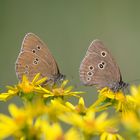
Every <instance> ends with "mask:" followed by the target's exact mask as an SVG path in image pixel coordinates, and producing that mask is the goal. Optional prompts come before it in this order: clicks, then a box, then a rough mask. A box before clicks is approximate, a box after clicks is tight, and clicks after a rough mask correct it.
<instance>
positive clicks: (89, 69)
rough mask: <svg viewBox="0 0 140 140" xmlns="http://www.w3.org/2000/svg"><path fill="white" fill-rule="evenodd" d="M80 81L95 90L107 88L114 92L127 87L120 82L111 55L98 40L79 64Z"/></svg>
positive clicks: (118, 71) (117, 69)
mask: <svg viewBox="0 0 140 140" xmlns="http://www.w3.org/2000/svg"><path fill="white" fill-rule="evenodd" d="M79 74H80V80H81V81H82V82H83V84H84V85H88V86H92V85H95V86H96V87H97V89H102V88H104V87H109V88H110V89H111V90H113V91H114V92H117V91H119V90H120V89H122V88H125V87H127V86H128V84H127V83H125V82H123V81H122V76H121V73H120V69H119V67H118V65H117V63H116V62H115V60H114V58H113V57H112V55H111V53H110V52H109V51H108V49H107V48H106V47H105V46H104V44H103V43H102V42H101V41H100V40H94V41H93V42H92V43H91V44H90V46H89V48H88V50H87V52H86V55H85V57H84V59H83V60H82V62H81V65H80V70H79Z"/></svg>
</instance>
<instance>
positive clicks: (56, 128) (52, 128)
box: [36, 119, 82, 140]
mask: <svg viewBox="0 0 140 140" xmlns="http://www.w3.org/2000/svg"><path fill="white" fill-rule="evenodd" d="M36 127H38V128H40V130H41V132H42V136H43V138H44V140H82V137H81V136H80V135H79V133H78V131H77V130H76V129H74V128H71V129H69V130H68V131H67V132H65V133H64V132H63V130H62V128H61V126H60V124H59V123H52V124H50V123H48V122H47V121H45V120H42V119H38V120H37V122H36Z"/></svg>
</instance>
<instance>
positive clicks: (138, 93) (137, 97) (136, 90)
mask: <svg viewBox="0 0 140 140" xmlns="http://www.w3.org/2000/svg"><path fill="white" fill-rule="evenodd" d="M130 91H131V95H132V96H129V99H131V101H132V102H134V103H135V106H136V107H138V108H139V107H140V86H138V87H136V86H131V88H130Z"/></svg>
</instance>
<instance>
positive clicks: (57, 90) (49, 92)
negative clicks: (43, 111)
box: [35, 80, 83, 98]
mask: <svg viewBox="0 0 140 140" xmlns="http://www.w3.org/2000/svg"><path fill="white" fill-rule="evenodd" d="M67 83H68V80H65V81H63V82H62V84H61V85H60V86H58V85H55V86H53V87H52V88H51V89H49V88H48V89H47V88H45V87H41V86H39V87H35V91H36V92H39V93H42V94H43V97H44V98H48V97H64V96H68V97H69V96H74V97H78V98H79V97H80V96H79V95H77V94H81V93H83V92H78V91H72V89H73V88H72V87H71V86H69V87H66V85H67Z"/></svg>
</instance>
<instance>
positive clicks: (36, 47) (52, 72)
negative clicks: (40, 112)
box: [15, 33, 65, 83]
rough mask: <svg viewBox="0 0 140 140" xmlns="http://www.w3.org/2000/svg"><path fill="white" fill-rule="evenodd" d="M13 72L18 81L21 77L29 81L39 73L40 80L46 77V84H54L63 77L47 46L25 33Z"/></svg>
mask: <svg viewBox="0 0 140 140" xmlns="http://www.w3.org/2000/svg"><path fill="white" fill-rule="evenodd" d="M15 70H16V74H17V77H18V79H19V80H20V81H21V80H22V77H23V75H26V76H27V77H28V79H29V81H31V80H32V79H33V78H34V76H35V75H36V74H37V73H40V78H43V77H47V78H48V80H47V81H46V82H48V81H49V82H50V81H51V82H53V83H55V82H57V81H59V80H60V81H61V80H63V79H64V77H65V76H64V75H63V74H61V73H60V71H59V68H58V65H57V63H56V61H55V59H54V57H53V56H52V54H51V52H50V51H49V49H48V47H47V45H46V44H45V43H44V42H43V41H42V40H41V39H40V38H39V37H38V36H36V35H35V34H33V33H27V34H26V35H25V37H24V39H23V42H22V45H21V50H20V53H19V55H18V58H17V60H16V64H15Z"/></svg>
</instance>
